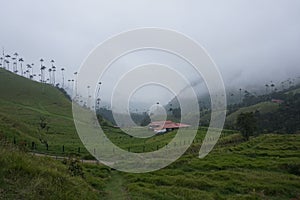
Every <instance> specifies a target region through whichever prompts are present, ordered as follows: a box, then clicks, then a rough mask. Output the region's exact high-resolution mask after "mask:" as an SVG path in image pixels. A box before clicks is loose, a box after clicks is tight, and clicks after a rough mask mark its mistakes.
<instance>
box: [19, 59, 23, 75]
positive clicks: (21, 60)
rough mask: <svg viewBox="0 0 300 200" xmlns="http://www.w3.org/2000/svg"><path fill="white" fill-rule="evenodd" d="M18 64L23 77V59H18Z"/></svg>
mask: <svg viewBox="0 0 300 200" xmlns="http://www.w3.org/2000/svg"><path fill="white" fill-rule="evenodd" d="M19 62H20V68H21V76H23V62H24V60H23V58H20V59H19Z"/></svg>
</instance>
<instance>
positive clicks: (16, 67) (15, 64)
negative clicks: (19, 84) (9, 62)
mask: <svg viewBox="0 0 300 200" xmlns="http://www.w3.org/2000/svg"><path fill="white" fill-rule="evenodd" d="M14 56H15V57H14V60H16V62H15V63H14V72H15V73H18V56H19V54H18V53H17V52H15V53H14Z"/></svg>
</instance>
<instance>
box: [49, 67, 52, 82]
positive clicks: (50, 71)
mask: <svg viewBox="0 0 300 200" xmlns="http://www.w3.org/2000/svg"><path fill="white" fill-rule="evenodd" d="M48 72H49V83H50V84H51V82H52V81H51V80H52V79H51V74H52V69H51V68H49V69H48Z"/></svg>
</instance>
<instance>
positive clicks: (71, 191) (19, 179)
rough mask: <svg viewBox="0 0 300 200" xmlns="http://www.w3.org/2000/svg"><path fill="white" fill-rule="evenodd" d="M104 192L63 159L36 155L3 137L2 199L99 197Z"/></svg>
mask: <svg viewBox="0 0 300 200" xmlns="http://www.w3.org/2000/svg"><path fill="white" fill-rule="evenodd" d="M99 195H100V192H99V191H98V190H96V189H95V188H93V187H92V186H91V185H90V184H88V183H87V182H86V180H85V179H83V178H81V177H79V176H71V175H70V173H69V172H68V166H66V165H64V164H62V162H61V161H55V160H53V159H50V158H45V157H43V158H42V157H35V156H32V155H29V154H27V153H25V152H22V151H20V150H18V149H17V148H16V147H15V146H12V145H7V144H5V143H3V141H0V199H55V200H56V199H70V200H71V199H72V200H73V199H97V198H99Z"/></svg>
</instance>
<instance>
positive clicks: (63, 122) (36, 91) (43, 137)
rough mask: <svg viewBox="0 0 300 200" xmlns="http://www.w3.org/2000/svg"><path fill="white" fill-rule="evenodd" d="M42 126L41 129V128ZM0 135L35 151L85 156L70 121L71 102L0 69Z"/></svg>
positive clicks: (57, 93) (43, 86)
mask: <svg viewBox="0 0 300 200" xmlns="http://www.w3.org/2000/svg"><path fill="white" fill-rule="evenodd" d="M43 124H44V125H45V127H43ZM0 133H2V134H4V135H5V136H6V137H8V139H9V140H11V141H12V140H14V141H15V142H16V143H19V142H23V143H24V142H26V143H27V145H30V146H32V144H33V143H34V144H35V146H36V148H37V150H38V151H47V150H46V143H47V144H48V151H47V152H48V153H54V152H55V153H57V152H61V153H63V152H62V149H64V150H65V151H67V150H68V151H69V152H77V151H78V148H80V153H84V154H86V155H87V152H86V151H85V149H84V147H83V145H82V144H81V141H80V140H79V138H78V136H77V134H76V129H75V126H74V122H73V118H72V107H71V102H70V101H69V100H68V99H67V98H66V96H65V94H64V93H62V92H61V91H60V90H59V89H57V88H55V87H53V86H50V85H48V84H41V83H38V82H35V81H31V80H29V79H26V78H24V77H20V76H17V75H15V74H13V73H11V72H8V71H6V70H3V69H0ZM63 146H64V147H63Z"/></svg>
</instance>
